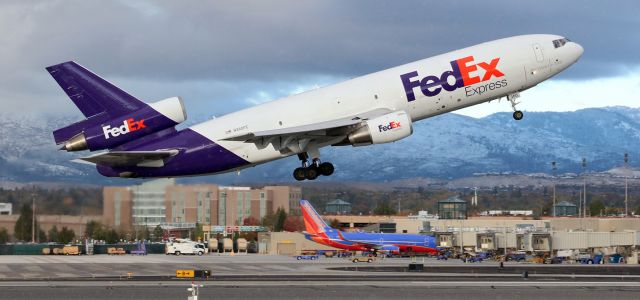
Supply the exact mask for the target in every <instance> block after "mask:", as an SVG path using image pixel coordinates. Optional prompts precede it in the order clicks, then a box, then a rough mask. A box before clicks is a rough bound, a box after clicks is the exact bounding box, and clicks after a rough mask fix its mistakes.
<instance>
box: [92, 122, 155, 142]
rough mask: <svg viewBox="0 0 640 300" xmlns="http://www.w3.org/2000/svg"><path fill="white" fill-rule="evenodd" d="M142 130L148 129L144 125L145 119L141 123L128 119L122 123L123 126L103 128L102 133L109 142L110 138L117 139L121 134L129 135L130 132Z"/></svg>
mask: <svg viewBox="0 0 640 300" xmlns="http://www.w3.org/2000/svg"><path fill="white" fill-rule="evenodd" d="M142 128H147V126H146V125H145V124H144V119H141V120H140V121H136V120H134V119H133V118H131V119H126V120H124V121H123V122H122V125H121V126H116V127H111V125H107V126H102V132H103V133H104V138H105V140H108V139H109V138H110V137H116V136H119V135H121V134H127V133H129V132H134V131H137V130H140V129H142Z"/></svg>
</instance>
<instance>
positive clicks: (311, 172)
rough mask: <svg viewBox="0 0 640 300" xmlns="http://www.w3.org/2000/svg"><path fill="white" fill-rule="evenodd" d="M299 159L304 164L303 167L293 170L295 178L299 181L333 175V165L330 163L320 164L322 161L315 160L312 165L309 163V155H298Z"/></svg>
mask: <svg viewBox="0 0 640 300" xmlns="http://www.w3.org/2000/svg"><path fill="white" fill-rule="evenodd" d="M298 158H299V159H300V161H301V162H302V167H300V168H296V169H295V170H293V178H295V179H296V180H298V181H302V180H305V179H307V180H314V179H316V178H318V176H320V175H322V176H330V175H331V174H333V170H334V168H333V164H331V163H330V162H323V163H320V159H318V158H314V159H313V160H312V162H311V164H308V162H309V155H307V153H306V152H305V153H300V154H298Z"/></svg>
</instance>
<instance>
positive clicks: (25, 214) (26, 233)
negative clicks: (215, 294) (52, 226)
mask: <svg viewBox="0 0 640 300" xmlns="http://www.w3.org/2000/svg"><path fill="white" fill-rule="evenodd" d="M32 221H33V211H32V210H31V206H30V205H29V204H23V205H22V208H20V217H18V220H17V221H16V225H15V229H14V231H15V235H14V236H15V238H16V239H17V240H19V241H31V238H32V234H33V232H32V231H31V230H32V228H33V227H32V226H33V222H32ZM35 225H36V228H38V222H37V219H36V222H35Z"/></svg>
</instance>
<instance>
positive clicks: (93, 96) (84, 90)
mask: <svg viewBox="0 0 640 300" xmlns="http://www.w3.org/2000/svg"><path fill="white" fill-rule="evenodd" d="M46 69H47V71H48V72H49V74H51V76H52V77H53V78H54V79H55V80H56V82H58V84H59V85H60V87H61V88H62V90H63V91H64V92H65V93H66V94H67V96H69V98H71V101H73V103H74V104H75V105H76V106H77V107H78V109H80V111H81V112H82V114H83V115H84V116H85V117H86V118H87V119H86V120H83V121H80V122H77V123H74V124H71V125H69V126H67V127H64V128H60V129H58V130H56V131H54V132H53V136H54V138H55V140H56V143H61V142H64V141H67V140H69V139H71V138H72V137H73V136H74V135H76V134H77V133H78V132H81V131H82V130H83V129H85V128H87V127H89V126H92V125H95V124H99V123H100V122H103V121H106V120H109V119H112V118H114V117H118V116H122V115H125V114H127V113H131V112H133V111H136V110H139V109H141V108H143V107H146V106H147V105H146V104H145V103H144V102H142V101H140V100H138V99H136V98H135V97H133V96H131V95H129V94H128V93H127V92H125V91H123V90H121V89H119V88H118V87H116V86H115V85H113V84H111V83H109V82H108V81H106V80H104V79H102V78H100V76H98V75H96V74H93V73H92V72H91V71H89V70H87V69H85V68H83V67H82V66H80V65H79V64H77V63H75V62H73V61H68V62H64V63H61V64H57V65H54V66H50V67H47V68H46Z"/></svg>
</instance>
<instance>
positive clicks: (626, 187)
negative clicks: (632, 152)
mask: <svg viewBox="0 0 640 300" xmlns="http://www.w3.org/2000/svg"><path fill="white" fill-rule="evenodd" d="M624 171H625V172H624V217H625V218H626V217H627V216H629V153H625V154H624Z"/></svg>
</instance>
